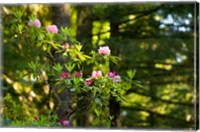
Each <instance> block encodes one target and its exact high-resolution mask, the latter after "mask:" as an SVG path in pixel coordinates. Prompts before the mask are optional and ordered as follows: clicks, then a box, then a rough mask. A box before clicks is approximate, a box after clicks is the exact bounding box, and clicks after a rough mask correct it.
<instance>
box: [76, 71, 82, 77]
mask: <svg viewBox="0 0 200 132" xmlns="http://www.w3.org/2000/svg"><path fill="white" fill-rule="evenodd" d="M82 76H83V73H82V72H75V73H74V77H76V78H78V77H82Z"/></svg>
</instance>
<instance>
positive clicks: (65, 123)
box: [61, 120, 69, 126]
mask: <svg viewBox="0 0 200 132" xmlns="http://www.w3.org/2000/svg"><path fill="white" fill-rule="evenodd" d="M61 124H62V125H63V126H69V121H68V120H61Z"/></svg>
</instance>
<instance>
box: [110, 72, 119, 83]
mask: <svg viewBox="0 0 200 132" xmlns="http://www.w3.org/2000/svg"><path fill="white" fill-rule="evenodd" d="M108 76H109V77H110V78H111V79H112V80H113V82H120V81H121V77H120V76H119V75H117V74H116V72H109V73H108Z"/></svg>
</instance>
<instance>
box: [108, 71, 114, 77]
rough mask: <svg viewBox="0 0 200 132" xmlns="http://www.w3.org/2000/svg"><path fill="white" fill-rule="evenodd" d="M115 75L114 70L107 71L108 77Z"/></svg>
mask: <svg viewBox="0 0 200 132" xmlns="http://www.w3.org/2000/svg"><path fill="white" fill-rule="evenodd" d="M115 75H116V72H114V71H113V72H109V73H108V76H109V77H114V76H115Z"/></svg>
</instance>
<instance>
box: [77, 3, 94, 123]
mask: <svg viewBox="0 0 200 132" xmlns="http://www.w3.org/2000/svg"><path fill="white" fill-rule="evenodd" d="M76 10H77V21H76V24H77V35H76V37H77V38H76V39H77V40H78V41H79V42H81V44H82V45H83V51H84V52H85V53H89V52H90V51H91V50H92V48H93V47H92V20H91V19H90V18H89V15H90V12H91V6H89V5H84V6H82V5H78V6H76ZM87 71H88V70H87V67H84V73H85V74H87ZM80 95H82V93H80V94H79V95H77V96H78V98H80ZM84 99H85V98H84ZM87 101H88V102H87ZM90 101H91V100H86V99H85V100H84V102H83V101H82V102H80V101H78V100H77V105H78V106H79V107H86V106H83V105H84V103H86V104H89V103H90ZM79 109H82V108H79ZM83 111H84V110H83ZM88 115H89V110H88V112H86V113H82V114H80V113H77V115H76V116H77V124H78V126H80V127H82V126H89V121H88V120H89V119H88V117H89V116H88Z"/></svg>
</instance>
